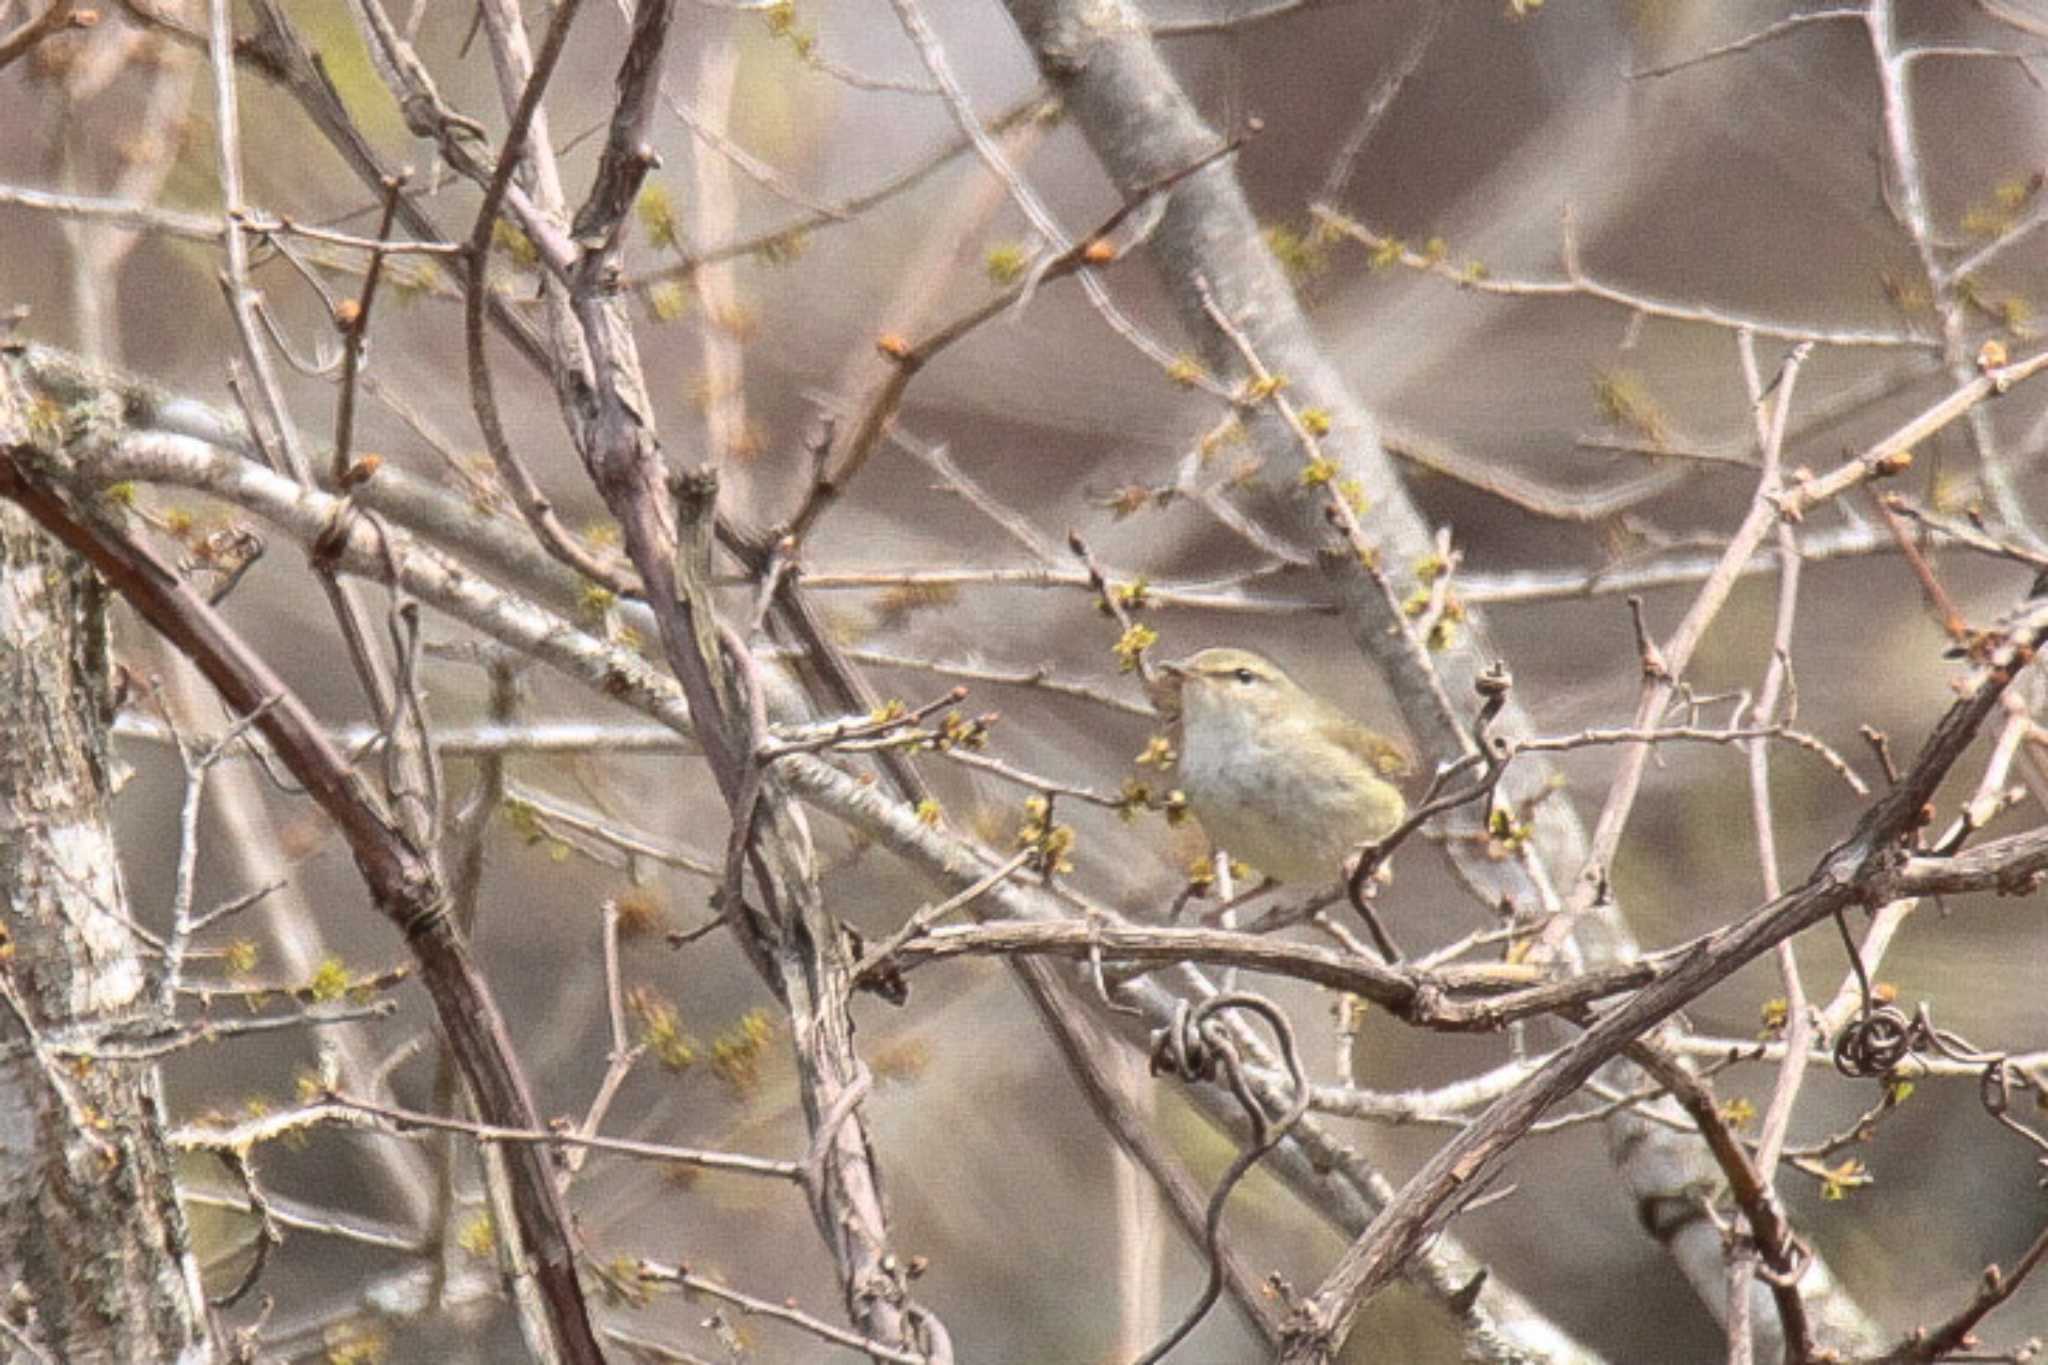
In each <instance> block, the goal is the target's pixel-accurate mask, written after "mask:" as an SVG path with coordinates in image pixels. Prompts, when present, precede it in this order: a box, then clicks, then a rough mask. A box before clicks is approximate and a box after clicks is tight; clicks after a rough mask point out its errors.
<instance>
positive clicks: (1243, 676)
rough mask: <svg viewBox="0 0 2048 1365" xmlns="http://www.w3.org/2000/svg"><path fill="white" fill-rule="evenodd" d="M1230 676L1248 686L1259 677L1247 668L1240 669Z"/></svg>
mask: <svg viewBox="0 0 2048 1365" xmlns="http://www.w3.org/2000/svg"><path fill="white" fill-rule="evenodd" d="M1231 676H1233V677H1235V678H1236V679H1237V680H1238V681H1239V682H1241V683H1245V684H1250V683H1251V681H1252V680H1253V679H1254V678H1256V677H1258V676H1259V675H1258V674H1256V673H1254V672H1252V671H1251V670H1250V669H1249V668H1240V669H1238V670H1237V672H1236V673H1234V674H1232V675H1231Z"/></svg>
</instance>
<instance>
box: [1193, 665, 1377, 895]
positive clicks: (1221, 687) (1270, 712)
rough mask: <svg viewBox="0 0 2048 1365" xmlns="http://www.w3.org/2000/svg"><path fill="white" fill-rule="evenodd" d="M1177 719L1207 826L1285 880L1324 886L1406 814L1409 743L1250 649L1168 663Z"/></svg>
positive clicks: (1220, 840) (1198, 809) (1237, 853)
mask: <svg viewBox="0 0 2048 1365" xmlns="http://www.w3.org/2000/svg"><path fill="white" fill-rule="evenodd" d="M1163 671H1164V672H1165V674H1166V688H1165V696H1164V697H1162V701H1163V702H1164V704H1165V707H1166V709H1167V711H1168V713H1169V714H1176V713H1177V716H1178V720H1179V726H1180V785H1181V790H1182V791H1184V792H1186V793H1187V798H1188V804H1189V806H1191V807H1192V808H1193V810H1194V813H1195V818H1196V819H1197V820H1200V821H1201V822H1202V829H1203V831H1204V832H1205V833H1207V834H1208V836H1209V838H1210V839H1211V840H1212V841H1213V842H1215V843H1216V844H1219V845H1221V846H1222V847H1223V848H1225V849H1228V850H1229V851H1230V853H1231V855H1232V856H1233V857H1237V858H1242V859H1244V860H1245V861H1246V862H1248V863H1250V864H1252V865H1253V866H1254V867H1256V868H1258V869H1259V870H1260V871H1261V872H1264V873H1265V874H1266V875H1267V876H1269V877H1273V878H1276V879H1278V880H1280V881H1283V882H1304V883H1327V882H1334V881H1336V880H1337V878H1338V877H1339V876H1340V875H1342V872H1343V863H1344V860H1345V858H1346V856H1347V855H1349V853H1350V852H1351V850H1352V849H1353V848H1355V847H1356V846H1357V845H1359V844H1361V843H1363V842H1365V841H1367V840H1371V839H1382V838H1385V837H1386V836H1387V835H1388V834H1391V833H1392V832H1393V831H1394V828H1395V827H1396V826H1397V825H1399V824H1400V823H1401V821H1402V820H1403V819H1404V818H1406V816H1407V813H1408V802H1407V801H1406V799H1405V798H1403V797H1402V795H1401V790H1400V788H1399V787H1397V786H1395V785H1394V781H1393V779H1398V778H1400V777H1403V776H1406V775H1407V774H1408V773H1409V772H1410V771H1411V770H1412V767H1413V765H1412V763H1411V762H1410V760H1409V758H1408V755H1407V753H1406V751H1405V750H1403V748H1402V747H1401V746H1400V745H1399V744H1398V743H1396V742H1395V741H1394V740H1391V739H1389V738H1387V737H1386V736H1385V735H1382V734H1379V733H1377V732H1375V731H1372V730H1369V729H1367V728H1366V727H1365V726H1363V725H1360V724H1359V723H1358V722H1357V721H1354V720H1352V719H1351V718H1350V717H1349V716H1346V715H1345V714H1344V713H1343V712H1341V711H1339V710H1337V708H1335V707H1334V706H1331V705H1330V704H1329V703H1328V702H1325V701H1323V700H1322V699H1321V698H1319V697H1316V696H1315V695H1313V694H1312V693H1310V692H1307V691H1305V690H1303V688H1302V687H1301V686H1300V685H1299V684H1298V683H1296V682H1295V681H1294V680H1293V679H1292V678H1290V677H1288V676H1287V675H1286V674H1285V673H1283V672H1281V671H1280V669H1279V668H1278V667H1277V666H1276V665H1275V664H1274V663H1273V662H1272V661H1271V660H1269V659H1266V658H1263V657H1261V656H1260V655H1257V654H1254V653H1252V652H1251V651H1249V650H1243V649H1205V650H1203V651H1202V652H1201V653H1199V654H1195V655H1193V656H1191V657H1189V658H1186V659H1183V660H1181V661H1180V662H1178V663H1172V664H1167V665H1166V666H1165V668H1164V670H1163Z"/></svg>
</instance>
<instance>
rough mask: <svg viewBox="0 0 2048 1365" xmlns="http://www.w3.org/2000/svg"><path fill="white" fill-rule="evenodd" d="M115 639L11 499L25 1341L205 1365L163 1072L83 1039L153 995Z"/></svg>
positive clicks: (20, 1304) (4, 1148)
mask: <svg viewBox="0 0 2048 1365" xmlns="http://www.w3.org/2000/svg"><path fill="white" fill-rule="evenodd" d="M105 631H106V597H105V594H104V593H103V592H102V591H101V590H100V589H99V587H98V586H97V583H96V581H95V580H94V579H93V577H92V575H91V574H90V573H89V572H88V571H87V570H86V569H85V568H84V567H83V566H82V565H81V564H80V562H79V561H78V560H77V559H76V558H75V557H74V556H73V555H71V554H70V553H69V552H67V551H65V550H63V549H62V548H61V547H59V546H58V545H57V543H56V542H55V541H52V540H50V539H49V538H48V537H46V536H44V535H42V534H41V533H40V532H39V531H38V530H37V529H36V527H35V524H34V523H33V522H31V521H30V520H29V519H28V517H27V516H25V515H24V514H22V513H21V512H20V511H19V510H17V509H16V508H14V507H13V506H12V505H9V504H4V503H0V736H4V740H0V905H4V907H5V919H4V921H0V932H4V934H5V940H4V945H0V977H4V983H5V984H4V987H0V995H4V998H5V1003H4V1005H0V1284H5V1285H9V1286H14V1287H15V1291H16V1294H15V1297H14V1298H13V1299H12V1300H11V1301H10V1302H9V1303H8V1304H7V1305H6V1308H5V1312H6V1316H7V1318H8V1321H9V1323H10V1326H11V1331H10V1333H9V1335H10V1337H11V1338H12V1341H11V1342H10V1345H18V1344H20V1343H22V1342H24V1341H25V1342H27V1343H31V1344H32V1346H33V1348H34V1349H35V1350H37V1351H39V1352H41V1353H42V1355H43V1357H45V1358H48V1359H53V1360H77V1361H87V1360H122V1361H125V1360H150V1361H174V1360H175V1361H204V1360H211V1359H213V1358H214V1350H213V1346H212V1343H211V1341H210V1339H209V1337H208V1334H207V1327H206V1313H205V1304H204V1295H203V1291H202V1290H201V1288H200V1285H199V1275H198V1270H197V1268H196V1265H195V1263H194V1261H193V1258H192V1256H191V1254H190V1248H189V1246H188V1244H187V1239H186V1232H185V1220H184V1217H183V1214H182V1213H181V1212H180V1210H179V1208H178V1204H177V1197H176V1194H175V1192H174V1189H173V1185H172V1171H171V1162H170V1158H169V1155H168V1154H167V1152H166V1151H165V1148H164V1145H163V1126H162V1114H163V1110H162V1106H161V1103H160V1097H159V1093H158V1090H157V1078H156V1073H155V1070H154V1068H153V1067H151V1066H149V1065H147V1064H145V1063H138V1062H115V1061H107V1060H104V1059H100V1058H93V1057H88V1056H83V1055H80V1054H79V1053H77V1052H76V1051H74V1050H72V1048H74V1047H75V1045H76V1044H77V1042H78V1041H79V1040H80V1039H81V1038H84V1037H87V1036H90V1035H91V1034H92V1033H94V1032H96V1031H98V1030H101V1029H104V1028H106V1027H107V1026H109V1025H112V1024H115V1023H118V1022H121V1021H124V1020H128V1019H130V1018H133V1017H135V1016H137V1015H139V1014H140V1013H141V1012H142V1011H144V1010H145V1009H146V1008H147V1007H148V1004H149V1000H150V997H149V995H148V993H147V992H146V990H145V985H146V980H145V978H146V970H145V963H144V959H143V957H142V955H141V953H140V952H139V951H138V949H139V947H140V945H139V944H138V942H137V941H136V938H135V936H134V934H133V933H131V932H130V931H129V929H128V928H127V925H126V923H125V922H124V918H125V917H126V916H127V915H128V914H129V910H128V906H127V900H126V892H125V889H124V887H123V885H122V879H121V871H120V865H119V862H118V861H117V859H116V857H115V852H114V841H113V836H112V833H111V831H110V830H109V828H108V824H107V821H108V805H109V799H110V796H111V791H110V786H109V760H108V756H107V729H106V722H107V719H108V713H109V709H110V708H109V706H108V704H107V688H108V680H107V668H108V660H107V651H106V634H105ZM60 1045H64V1046H63V1047H62V1048H61V1050H60Z"/></svg>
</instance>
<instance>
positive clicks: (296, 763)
mask: <svg viewBox="0 0 2048 1365" xmlns="http://www.w3.org/2000/svg"><path fill="white" fill-rule="evenodd" d="M43 458H45V457H44V456H43V455H42V454H41V453H40V452H38V451H36V450H35V449H34V448H33V447H29V446H11V447H9V448H7V449H5V450H0V497H5V498H7V499H8V500H10V501H12V502H15V503H17V504H19V505H20V506H21V508H22V509H23V510H24V511H26V512H27V513H28V514H29V515H30V516H32V517H34V518H35V519H36V521H37V522H38V523H40V524H41V525H42V527H43V528H44V529H45V530H46V531H48V532H49V533H50V534H51V535H53V536H55V537H56V538H57V539H59V540H61V541H62V542H64V544H66V545H67V546H69V547H70V548H71V549H72V551H73V552H75V553H77V554H79V555H82V556H83V557H85V558H86V559H87V560H89V561H90V562H91V563H92V565H93V567H94V569H95V570H97V571H98V573H99V574H100V576H101V577H102V578H104V579H106V580H107V582H108V583H109V584H111V585H112V586H113V588H114V589H115V591H117V592H119V593H120V594H121V596H122V597H123V598H125V599H126V600H127V601H128V603H129V604H130V605H131V606H133V607H134V608H135V610H136V611H137V612H138V613H139V614H140V615H141V616H142V617H143V619H144V620H146V621H148V622H149V624H150V625H151V626H152V627H153V628H154V629H155V630H156V631H157V632H158V633H159V634H161V635H162V636H163V637H164V638H165V639H166V640H168V641H170V643H171V644H172V645H173V646H175V647H176V648H177V649H178V650H179V651H180V652H181V653H183V654H184V655H186V656H187V657H188V658H190V659H191V660H192V662H193V664H194V665H195V666H196V667H197V668H198V669H199V671H200V672H201V674H203V675H204V676H205V678H206V680H207V681H208V682H209V683H210V684H212V686H213V687H214V689H215V690H216V691H217V692H218V693H219V694H220V696H221V698H222V700H223V701H225V702H226V703H227V705H228V706H229V708H230V709H231V710H233V711H234V712H235V713H236V714H237V715H244V716H254V717H255V725H256V728H257V729H258V730H260V731H261V732H262V734H263V737H264V739H265V740H266V741H268V743H269V744H270V746H271V748H272V749H273V750H275V751H276V753H277V754H278V756H279V758H280V759H281V760H282V761H283V763H284V764H285V766H286V767H287V768H288V769H289V770H290V771H291V774H292V776H293V777H294V778H295V779H296V780H297V781H298V782H299V783H300V784H301V785H303V786H304V788H305V789H306V792H307V794H308V795H309V796H311V797H312V798H313V800H314V802H315V803H316V804H318V805H319V807H320V809H321V810H322V811H323V812H324V813H325V814H326V816H327V817H328V819H329V820H331V821H332V822H333V824H334V827H335V828H336V829H337V830H338V831H340V833H341V834H342V837H343V838H344V839H345V840H346V841H347V842H348V846H349V850H350V852H351V853H352V854H354V856H355V861H356V867H357V868H358V869H359V870H360V871H361V873H362V876H363V880H364V881H365V882H366V883H367V884H368V886H369V889H370V895H371V900H372V902H373V903H374V904H375V905H376V907H377V909H378V911H379V912H380V913H381V914H383V915H384V917H385V918H387V919H389V920H390V921H391V923H392V924H393V925H394V926H395V927H396V928H397V929H398V930H399V932H400V933H401V934H403V935H404V936H405V940H406V944H407V946H408V947H409V948H410V949H411V950H412V953H413V955H414V957H415V959H416V960H417V961H418V962H419V964H420V979H421V982H422V983H423V984H424V985H425V986H426V988H427V992H428V995H429V996H430V997H431V999H432V1000H433V1002H434V1008H435V1011H436V1013H437V1015H438V1017H439V1019H440V1021H441V1027H442V1028H443V1030H444V1031H445V1032H446V1034H447V1037H448V1044H449V1048H450V1050H451V1051H452V1052H453V1053H454V1055H455V1057H456V1060H457V1062H458V1064H459V1065H460V1066H461V1067H462V1071H463V1075H464V1077H465V1079H466V1080H467V1081H468V1083H469V1086H470V1092H471V1094H472V1095H473V1096H474V1097H475V1100H476V1105H477V1112H478V1113H479V1115H481V1116H482V1117H483V1119H484V1120H485V1121H486V1122H488V1123H494V1124H500V1125H503V1126H505V1127H508V1128H522V1129H524V1128H537V1127H539V1126H540V1118H539V1115H538V1112H537V1111H536V1110H535V1108H534V1104H533V1098H532V1096H531V1094H530V1093H529V1092H528V1090H527V1087H526V1079H525V1077H524V1075H522V1074H521V1072H520V1070H519V1066H518V1063H517V1061H516V1060H515V1055H514V1052H513V1048H512V1040H511V1037H510V1035H509V1034H508V1033H507V1031H506V1028H505V1022H504V1019H503V1017H502V1016H501V1015H500V1014H499V1012H498V1006H497V1002H496V1000H495V999H494V998H493V997H492V995H491V991H490V987H489V986H488V985H486V984H485V982H484V979H483V977H482V975H481V974H480V973H479V972H478V970H477V968H476V963H475V961H474V960H473V958H472V957H471V956H470V950H469V945H468V943H467V941H465V940H464V939H463V938H462V936H461V935H460V933H459V932H458V931H457V930H456V928H455V926H454V925H453V924H452V923H451V922H450V920H449V917H448V913H447V896H446V892H445V890H444V888H443V887H442V884H441V879H440V875H439V873H438V872H437V871H436V870H435V868H434V865H433V862H432V860H431V859H430V858H429V857H428V856H427V855H426V854H425V853H424V852H423V851H422V850H421V849H419V848H417V847H415V846H414V845H413V844H411V843H410V842H409V841H408V840H407V839H405V837H404V836H403V835H402V834H401V833H400V832H399V831H398V829H397V828H396V827H395V826H394V825H393V824H392V822H391V820H390V819H389V817H388V816H387V814H386V813H385V812H384V811H383V810H382V809H381V807H380V806H379V804H378V802H377V800H376V798H375V796H374V795H373V794H372V793H371V792H370V790H369V788H368V787H367V786H366V785H365V784H364V783H363V781H362V780H361V779H360V778H359V777H357V775H356V774H355V773H354V771H353V770H352V769H351V768H350V767H349V764H348V761H347V759H346V758H345V757H344V756H343V755H342V754H341V753H340V752H339V751H338V750H337V749H336V748H335V747H334V746H333V744H332V743H331V742H330V741H329V740H328V738H327V735H326V732H325V731H324V730H323V729H322V727H321V726H320V724H319V722H318V721H317V720H315V719H314V717H313V715H312V713H311V712H309V711H308V710H307V709H306V706H305V704H304V703H303V702H301V701H300V700H299V698H298V696H297V695H296V694H295V693H293V692H291V691H290V690H289V689H288V688H286V686H285V685H284V683H283V682H282V681H281V680H280V679H279V678H278V677H277V675H276V674H274V673H273V672H271V670H270V668H269V666H268V665H267V664H265V663H264V662H263V660H262V659H261V658H260V657H259V656H257V655H256V654H255V653H254V652H253V651H252V650H251V649H250V648H249V647H248V645H247V644H246V643H244V642H243V640H242V639H241V637H240V636H239V635H237V634H235V633H234V632H233V631H232V630H231V629H229V627H228V626H227V624H226V623H225V622H224V621H223V620H222V619H221V618H220V617H219V615H218V614H216V613H215V612H214V610H213V609H212V608H211V607H209V606H208V605H207V604H206V603H205V602H204V601H203V600H201V599H200V598H199V597H198V596H197V595H196V594H195V593H193V592H192V590H191V589H190V588H189V587H187V586H186V585H185V583H184V582H183V581H182V580H181V579H180V578H179V577H178V576H177V575H176V574H175V573H173V572H172V571H171V569H170V568H168V567H167V566H166V565H165V564H164V563H163V562H162V561H160V560H159V559H157V558H156V556H155V555H153V554H152V553H150V551H149V550H147V549H146V548H144V547H143V546H141V545H138V544H136V543H134V542H133V541H131V540H129V539H128V538H127V537H126V536H125V535H124V534H123V533H122V532H121V531H120V530H119V529H118V528H117V527H115V526H113V525H112V524H110V523H109V522H107V521H105V520H103V519H102V518H100V517H99V516H97V515H95V514H93V513H92V512H91V511H82V510H81V509H79V508H78V507H76V506H74V505H73V504H72V503H71V502H70V501H69V500H68V499H67V498H66V497H65V496H64V495H63V494H62V493H60V492H59V491H58V490H57V489H56V488H55V487H54V486H53V485H52V484H51V483H50V482H48V481H47V479H45V478H44V477H43V476H42V475H40V473H39V472H38V471H37V467H36V464H37V461H39V460H41V459H43ZM508 1157H509V1159H508V1166H509V1168H510V1172H511V1178H512V1181H513V1185H514V1189H515V1191H516V1193H517V1198H516V1200H515V1205H516V1207H517V1209H518V1213H519V1223H520V1232H521V1235H522V1237H523V1238H524V1240H525V1245H526V1248H527V1250H528V1253H529V1254H530V1255H531V1256H532V1258H533V1272H534V1279H535V1282H536V1284H537V1285H538V1287H539V1289H540V1292H541V1295H542V1297H543V1299H544V1300H545V1301H546V1304H547V1308H548V1312H549V1316H550V1320H551V1324H552V1326H553V1329H554V1333H555V1340H556V1343H557V1346H558V1348H559V1350H560V1351H561V1358H562V1359H563V1360H567V1361H576V1362H596V1361H601V1360H602V1359H603V1356H602V1354H601V1352H600V1351H599V1349H598V1345H597V1339H596V1337H595V1335H594V1334H593V1333H592V1330H591V1325H590V1318H589V1313H588V1310H587V1308H586V1306H585V1304H584V1300H583V1291H582V1288H581V1286H580V1285H579V1284H578V1283H577V1280H576V1265H575V1253H574V1248H573V1246H572V1245H571V1243H570V1239H569V1222H568V1211H567V1209H566V1207H565V1206H564V1205H563V1203H562V1200H561V1197H560V1195H559V1194H558V1193H557V1191H556V1188H555V1184H554V1178H553V1173H552V1172H551V1171H550V1170H549V1168H548V1163H547V1160H546V1158H545V1157H544V1156H543V1155H542V1154H540V1153H538V1152H536V1151H532V1150H518V1151H514V1152H511V1153H509V1154H508Z"/></svg>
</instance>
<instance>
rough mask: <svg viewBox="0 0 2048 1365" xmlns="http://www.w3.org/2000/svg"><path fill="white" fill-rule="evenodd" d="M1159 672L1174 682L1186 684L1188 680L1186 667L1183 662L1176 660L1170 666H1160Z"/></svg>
mask: <svg viewBox="0 0 2048 1365" xmlns="http://www.w3.org/2000/svg"><path fill="white" fill-rule="evenodd" d="M1159 671H1160V672H1161V673H1164V674H1165V675H1166V676H1167V677H1169V678H1171V679H1173V680H1174V681H1175V682H1186V681H1187V680H1188V666H1187V663H1186V662H1185V661H1183V660H1176V661H1174V662H1173V663H1170V664H1161V665H1159Z"/></svg>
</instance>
